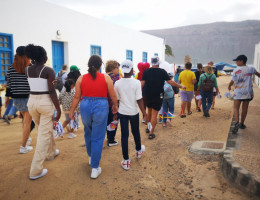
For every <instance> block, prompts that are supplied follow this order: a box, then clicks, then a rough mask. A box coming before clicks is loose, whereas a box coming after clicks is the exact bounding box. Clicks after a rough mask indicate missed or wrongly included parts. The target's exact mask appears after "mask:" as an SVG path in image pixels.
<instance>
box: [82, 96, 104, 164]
mask: <svg viewBox="0 0 260 200" xmlns="http://www.w3.org/2000/svg"><path fill="white" fill-rule="evenodd" d="M80 113H81V119H82V123H83V125H84V137H85V142H86V148H87V153H88V156H89V157H91V167H92V168H98V167H99V162H100V159H101V154H102V148H103V142H104V139H105V136H106V126H107V116H108V101H107V98H103V97H84V98H83V100H82V101H81V103H80Z"/></svg>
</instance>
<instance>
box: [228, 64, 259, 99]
mask: <svg viewBox="0 0 260 200" xmlns="http://www.w3.org/2000/svg"><path fill="white" fill-rule="evenodd" d="M255 72H256V70H255V68H254V67H248V66H243V67H239V66H238V67H237V68H235V69H234V71H233V75H232V81H234V83H235V90H234V99H251V98H253V96H254V91H253V82H252V76H253V75H254V74H255Z"/></svg>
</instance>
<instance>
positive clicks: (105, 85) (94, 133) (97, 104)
mask: <svg viewBox="0 0 260 200" xmlns="http://www.w3.org/2000/svg"><path fill="white" fill-rule="evenodd" d="M101 66H102V59H101V58H100V57H99V56H97V55H93V56H91V57H90V59H89V61H88V72H89V73H88V74H84V75H83V76H81V77H79V78H78V80H77V83H76V93H75V96H74V99H73V101H72V105H71V110H70V118H71V119H72V118H73V113H74V111H75V109H76V107H77V105H78V103H79V102H80V99H81V97H82V98H83V99H82V101H81V103H80V113H81V119H82V123H83V125H84V136H85V142H86V147H87V153H88V156H89V164H90V165H91V167H92V172H91V176H90V177H91V178H97V177H98V176H99V175H100V174H101V167H99V162H100V159H101V154H102V148H103V142H104V139H105V135H106V125H107V116H108V101H107V93H108V94H109V96H110V97H111V99H112V102H113V107H112V112H113V114H116V113H117V109H118V105H117V97H116V93H115V91H114V87H113V82H112V80H111V78H110V77H109V76H108V75H106V74H102V73H99V70H100V68H101Z"/></svg>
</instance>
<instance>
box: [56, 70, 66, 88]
mask: <svg viewBox="0 0 260 200" xmlns="http://www.w3.org/2000/svg"><path fill="white" fill-rule="evenodd" d="M67 76H68V66H67V65H62V70H61V71H59V73H58V74H57V76H56V79H57V83H56V89H58V90H59V92H61V90H62V88H63V86H64V84H65V81H66V79H67Z"/></svg>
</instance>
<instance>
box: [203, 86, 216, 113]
mask: <svg viewBox="0 0 260 200" xmlns="http://www.w3.org/2000/svg"><path fill="white" fill-rule="evenodd" d="M200 95H201V97H202V99H201V101H202V109H203V112H204V114H205V111H209V110H210V108H211V105H212V101H213V92H204V91H203V90H202V91H201V93H200Z"/></svg>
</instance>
